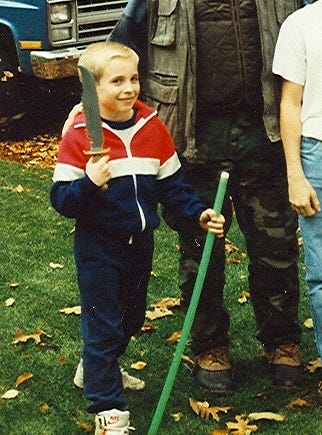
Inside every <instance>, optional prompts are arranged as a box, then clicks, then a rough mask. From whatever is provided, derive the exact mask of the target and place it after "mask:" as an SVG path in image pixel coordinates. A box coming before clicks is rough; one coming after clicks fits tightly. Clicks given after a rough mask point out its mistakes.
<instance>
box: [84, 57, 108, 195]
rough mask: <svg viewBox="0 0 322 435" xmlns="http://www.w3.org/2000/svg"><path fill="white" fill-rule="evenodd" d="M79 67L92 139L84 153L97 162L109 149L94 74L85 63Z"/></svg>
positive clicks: (88, 126)
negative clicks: (106, 145)
mask: <svg viewBox="0 0 322 435" xmlns="http://www.w3.org/2000/svg"><path fill="white" fill-rule="evenodd" d="M78 69H79V70H80V73H81V78H82V104H83V110H84V113H85V117H86V131H87V135H88V137H89V138H90V140H91V149H90V151H84V153H85V154H89V155H91V156H92V157H93V161H94V162H95V161H97V160H99V159H100V158H101V157H102V155H103V154H106V153H108V152H109V150H108V149H104V148H103V143H104V137H103V130H102V121H101V115H100V109H99V104H98V97H97V91H96V86H95V80H94V77H93V74H92V73H91V72H90V71H89V70H88V69H87V68H86V67H84V66H83V65H78ZM102 189H103V190H106V189H107V184H106V185H104V186H102Z"/></svg>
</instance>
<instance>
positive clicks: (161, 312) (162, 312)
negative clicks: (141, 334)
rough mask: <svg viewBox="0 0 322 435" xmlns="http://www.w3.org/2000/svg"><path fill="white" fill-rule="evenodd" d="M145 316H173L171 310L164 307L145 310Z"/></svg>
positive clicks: (154, 317)
mask: <svg viewBox="0 0 322 435" xmlns="http://www.w3.org/2000/svg"><path fill="white" fill-rule="evenodd" d="M145 316H146V318H147V319H149V320H155V319H161V318H163V317H166V316H173V312H172V311H170V310H168V309H166V308H164V309H160V308H155V309H154V311H146V312H145Z"/></svg>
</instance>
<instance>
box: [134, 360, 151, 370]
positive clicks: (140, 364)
mask: <svg viewBox="0 0 322 435" xmlns="http://www.w3.org/2000/svg"><path fill="white" fill-rule="evenodd" d="M146 366H147V363H146V362H144V361H137V362H135V363H132V364H131V369H134V370H143V369H145V367H146Z"/></svg>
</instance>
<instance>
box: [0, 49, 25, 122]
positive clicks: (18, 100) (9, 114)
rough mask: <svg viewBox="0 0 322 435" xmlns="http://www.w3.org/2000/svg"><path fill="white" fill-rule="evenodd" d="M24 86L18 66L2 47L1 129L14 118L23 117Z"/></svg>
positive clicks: (0, 73) (0, 54)
mask: <svg viewBox="0 0 322 435" xmlns="http://www.w3.org/2000/svg"><path fill="white" fill-rule="evenodd" d="M23 92H24V84H23V78H22V74H21V73H20V72H19V69H18V65H17V63H16V62H15V61H13V60H12V58H11V57H10V54H8V52H7V51H6V50H5V49H4V48H3V47H0V128H3V127H5V126H6V125H8V124H9V123H10V121H11V119H12V118H14V117H19V116H21V115H22V112H23V106H24V98H23Z"/></svg>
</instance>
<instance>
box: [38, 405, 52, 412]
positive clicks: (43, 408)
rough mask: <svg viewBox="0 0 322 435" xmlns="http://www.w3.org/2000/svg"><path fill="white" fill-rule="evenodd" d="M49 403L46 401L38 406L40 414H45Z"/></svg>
mask: <svg viewBox="0 0 322 435" xmlns="http://www.w3.org/2000/svg"><path fill="white" fill-rule="evenodd" d="M49 409H50V408H49V405H48V403H44V404H43V405H42V406H41V407H40V412H41V413H42V414H47V412H48V411H49Z"/></svg>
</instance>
